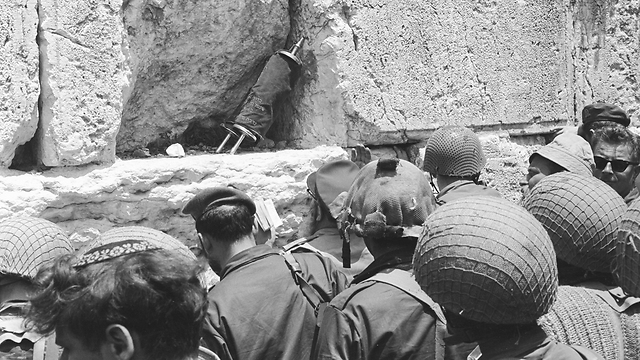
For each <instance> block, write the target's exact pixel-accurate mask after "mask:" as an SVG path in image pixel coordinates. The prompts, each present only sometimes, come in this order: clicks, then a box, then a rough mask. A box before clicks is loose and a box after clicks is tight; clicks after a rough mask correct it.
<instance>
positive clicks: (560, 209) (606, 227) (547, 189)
mask: <svg viewBox="0 0 640 360" xmlns="http://www.w3.org/2000/svg"><path fill="white" fill-rule="evenodd" d="M523 206H524V207H525V208H526V209H527V210H528V211H529V212H530V213H531V214H533V216H535V217H536V219H538V221H540V222H541V223H542V226H544V228H545V229H546V230H547V232H548V233H549V236H550V237H551V241H553V245H554V247H555V249H556V253H557V255H558V258H559V259H561V260H563V261H565V262H567V263H569V264H571V265H574V266H577V267H580V268H582V269H585V270H589V271H598V272H605V273H610V272H611V270H612V269H611V266H612V265H613V262H614V260H615V248H616V238H617V231H618V226H619V225H620V220H621V218H622V215H623V214H624V212H625V211H626V210H627V207H626V205H625V203H624V200H623V199H622V198H621V197H620V195H618V193H616V191H615V190H613V189H612V188H611V187H610V186H609V185H607V184H606V183H604V182H602V181H600V180H598V179H596V178H595V177H585V176H581V175H579V174H576V173H571V172H566V171H564V172H560V173H555V174H552V175H549V176H547V177H545V178H544V179H542V180H541V181H540V182H539V183H538V184H537V185H536V186H535V187H534V188H533V189H531V191H530V192H529V193H528V194H527V195H526V196H525V198H524V200H523Z"/></svg>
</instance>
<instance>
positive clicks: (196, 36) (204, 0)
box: [117, 0, 289, 152]
mask: <svg viewBox="0 0 640 360" xmlns="http://www.w3.org/2000/svg"><path fill="white" fill-rule="evenodd" d="M124 22H125V26H126V31H127V33H128V38H129V41H130V44H131V46H130V49H131V51H130V62H131V65H132V68H133V88H132V92H131V94H130V97H129V98H128V100H127V102H126V104H125V107H124V114H123V119H122V125H121V127H120V132H119V133H118V140H117V142H118V151H121V152H128V151H131V150H134V149H136V148H140V147H147V146H148V145H149V144H150V143H158V142H163V141H165V142H167V141H171V140H175V139H176V137H177V136H179V135H181V134H182V133H183V131H184V130H185V129H186V128H187V126H188V125H189V124H190V123H199V124H200V125H201V126H212V125H213V124H215V123H217V122H220V121H222V120H223V119H225V118H227V117H228V116H230V115H231V114H232V113H233V112H234V111H235V110H236V108H237V107H238V106H239V105H240V103H241V102H242V100H243V99H244V97H245V96H246V95H247V93H248V91H249V89H250V88H251V86H253V84H254V83H255V81H256V80H257V78H258V76H259V75H260V72H261V70H262V67H263V66H264V64H265V63H266V60H267V59H268V57H269V56H271V55H272V54H273V53H274V52H275V51H276V50H279V49H281V48H282V47H283V46H284V44H285V41H286V38H287V35H288V33H289V13H288V1H287V0H239V1H216V0H201V1H167V0H130V1H128V2H127V3H126V6H125V10H124ZM169 144H170V143H168V144H167V145H169Z"/></svg>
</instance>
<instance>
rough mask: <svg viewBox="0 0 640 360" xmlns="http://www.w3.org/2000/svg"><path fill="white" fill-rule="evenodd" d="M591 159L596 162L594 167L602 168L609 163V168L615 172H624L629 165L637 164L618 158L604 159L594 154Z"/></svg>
mask: <svg viewBox="0 0 640 360" xmlns="http://www.w3.org/2000/svg"><path fill="white" fill-rule="evenodd" d="M593 160H594V161H595V163H596V169H598V170H604V168H605V167H607V164H608V163H611V170H613V171H615V172H624V171H625V170H627V168H628V167H629V165H638V163H634V162H631V161H626V160H618V159H616V160H609V159H605V158H603V157H600V156H594V157H593Z"/></svg>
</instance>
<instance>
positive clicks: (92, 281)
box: [0, 103, 640, 360]
mask: <svg viewBox="0 0 640 360" xmlns="http://www.w3.org/2000/svg"><path fill="white" fill-rule="evenodd" d="M629 123H630V121H629V117H628V116H627V114H626V113H625V112H624V111H623V110H622V109H621V108H619V107H618V106H615V105H611V104H604V103H596V104H592V105H588V106H587V107H585V109H584V110H583V112H582V124H581V126H580V127H578V128H577V129H574V128H564V129H562V130H561V131H558V132H557V134H556V136H555V138H554V139H553V141H551V142H550V143H549V144H547V145H545V146H543V147H541V148H540V149H538V150H537V151H536V152H535V153H533V155H531V157H530V158H529V163H530V166H529V169H528V172H527V174H526V177H525V179H524V180H523V181H522V182H521V184H520V185H522V187H523V193H524V195H523V198H522V200H521V201H520V202H519V203H515V202H513V201H508V200H506V199H504V198H503V196H502V195H501V194H500V192H498V191H496V190H495V189H492V188H491V187H489V186H487V184H485V183H484V182H483V181H482V178H481V174H482V172H483V169H484V167H485V164H486V158H485V155H484V153H483V150H482V146H481V144H480V141H479V139H478V137H477V135H476V134H474V132H473V131H471V130H469V129H467V128H464V127H459V126H447V127H443V128H441V129H439V130H437V131H435V132H434V133H433V135H432V136H431V137H430V138H429V140H428V143H427V145H426V149H425V157H424V168H423V169H420V168H418V167H416V166H415V165H414V164H412V163H410V162H408V161H405V160H400V159H395V158H380V159H376V160H373V161H362V162H360V163H359V164H356V163H355V162H352V161H349V160H339V161H332V162H329V163H327V164H325V165H323V166H322V167H320V168H319V169H318V170H317V171H316V172H314V173H312V174H311V175H309V177H308V178H307V186H308V192H309V194H310V196H311V198H312V199H313V201H312V204H313V206H312V209H311V211H310V215H309V216H310V217H311V218H312V219H313V220H314V229H313V234H312V235H311V236H308V237H304V238H300V239H297V240H295V241H292V242H290V243H289V244H287V245H285V246H284V247H283V248H278V247H274V246H270V245H268V244H266V243H264V241H263V240H262V239H263V238H264V237H263V236H259V231H260V226H259V224H258V223H257V221H256V212H257V211H258V210H257V206H256V203H255V202H254V200H253V199H251V198H250V197H249V196H248V195H247V194H246V193H244V192H242V191H240V190H238V189H236V188H235V187H233V186H226V187H215V188H210V189H206V190H203V191H202V192H200V193H198V194H196V195H195V196H194V197H193V198H192V199H191V200H190V201H189V202H188V203H187V204H186V205H185V206H184V208H183V213H185V214H189V215H191V216H192V217H193V219H194V221H195V223H194V226H195V229H196V231H197V234H198V241H199V245H198V247H197V251H196V253H194V252H193V251H191V250H190V249H188V248H187V247H186V246H185V245H183V244H182V243H181V242H180V241H178V240H176V239H174V238H172V237H171V236H169V235H167V234H165V233H163V232H161V231H158V230H154V229H149V228H145V227H140V226H130V227H120V228H114V229H112V230H109V231H106V232H104V233H103V234H101V235H100V236H99V237H97V238H96V239H94V240H92V241H91V242H89V243H88V244H85V245H84V246H83V247H82V248H80V249H78V250H74V249H73V247H72V246H71V243H70V241H69V239H68V238H67V237H66V234H65V233H64V231H62V230H61V229H60V228H59V227H58V226H57V225H55V224H53V223H51V222H49V221H47V220H43V219H38V218H29V217H13V218H9V219H4V220H2V221H1V222H0V273H1V276H0V303H2V307H1V308H0V332H1V334H0V356H9V357H7V358H11V357H10V356H22V357H14V358H15V359H18V358H20V359H26V358H28V359H38V360H40V359H47V360H48V359H57V358H58V357H60V358H62V359H89V360H91V359H103V360H106V359H119V360H125V359H129V360H139V359H145V360H152V359H153V360H187V359H225V360H226V359H234V360H261V359H295V360H297V359H438V360H440V359H482V360H491V359H562V360H573V359H576V360H578V359H607V360H609V359H637V358H640V315H637V314H639V313H640V305H637V304H638V303H639V302H640V281H639V280H640V252H639V250H638V247H639V246H640V244H639V243H638V241H637V240H638V239H639V237H640V201H635V199H636V198H637V197H638V186H637V185H636V179H637V175H638V172H640V166H639V163H640V142H639V140H638V138H637V136H636V135H635V134H634V133H632V132H631V131H630V130H629V129H628V128H627V127H628V126H629ZM203 260H204V261H203ZM212 270H213V272H215V273H216V274H217V275H218V276H219V280H216V281H212V279H213V278H217V277H216V276H211V271H212ZM214 282H215V283H214ZM1 354H8V355H1ZM12 359H13V358H12Z"/></svg>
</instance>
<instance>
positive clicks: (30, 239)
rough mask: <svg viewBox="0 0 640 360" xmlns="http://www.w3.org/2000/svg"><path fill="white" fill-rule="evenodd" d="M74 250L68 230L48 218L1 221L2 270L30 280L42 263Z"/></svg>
mask: <svg viewBox="0 0 640 360" xmlns="http://www.w3.org/2000/svg"><path fill="white" fill-rule="evenodd" d="M72 252H73V246H72V245H71V241H69V238H68V237H67V234H66V232H65V231H64V230H62V229H61V228H60V227H59V226H58V225H56V224H54V223H52V222H51V221H49V220H45V219H41V218H36V217H28V216H18V217H12V218H7V219H3V220H2V221H0V274H5V275H15V276H19V277H23V278H26V279H29V280H31V279H33V278H34V277H35V275H36V274H37V273H38V269H39V268H40V267H41V266H42V265H43V264H45V263H47V262H49V261H51V260H53V259H55V258H56V257H58V256H60V255H65V254H70V253H72Z"/></svg>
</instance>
